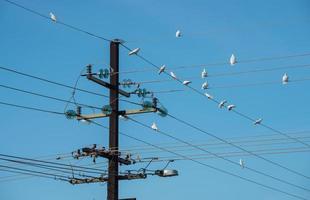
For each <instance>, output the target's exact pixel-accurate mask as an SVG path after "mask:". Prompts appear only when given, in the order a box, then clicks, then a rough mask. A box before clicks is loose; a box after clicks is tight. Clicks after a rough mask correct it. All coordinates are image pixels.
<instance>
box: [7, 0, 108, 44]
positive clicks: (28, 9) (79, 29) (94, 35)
mask: <svg viewBox="0 0 310 200" xmlns="http://www.w3.org/2000/svg"><path fill="white" fill-rule="evenodd" d="M3 1H5V2H7V3H9V4H11V5H14V6H16V7H19V8H21V9H23V10H25V11H27V12H30V13H32V14H35V15H37V16H39V17H41V18H43V19H46V20H49V21H52V20H51V18H50V17H49V16H46V15H44V14H42V13H40V12H38V11H35V10H33V9H30V8H27V7H25V6H23V5H21V4H18V3H16V2H13V1H9V0H3ZM56 24H60V25H63V26H65V27H67V28H69V29H71V30H74V31H78V32H81V33H84V34H86V35H89V36H91V37H94V38H97V39H100V40H104V41H106V42H110V41H111V40H110V39H107V38H105V37H102V36H99V35H97V34H94V33H91V32H89V31H86V30H83V29H81V28H79V27H76V26H73V25H70V24H67V23H64V22H62V21H59V20H57V22H56Z"/></svg>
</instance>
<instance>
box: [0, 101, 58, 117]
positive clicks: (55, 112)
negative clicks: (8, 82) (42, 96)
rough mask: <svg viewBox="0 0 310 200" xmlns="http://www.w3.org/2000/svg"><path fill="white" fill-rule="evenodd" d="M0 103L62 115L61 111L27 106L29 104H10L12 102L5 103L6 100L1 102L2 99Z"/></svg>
mask: <svg viewBox="0 0 310 200" xmlns="http://www.w3.org/2000/svg"><path fill="white" fill-rule="evenodd" d="M0 104H2V105H6V106H11V107H16V108H23V109H27V110H33V111H39V112H44V113H50V114H57V115H64V113H62V112H57V111H51V110H45V109H41V108H34V107H29V106H22V105H17V104H12V103H6V102H3V101H0Z"/></svg>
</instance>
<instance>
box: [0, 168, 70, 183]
mask: <svg viewBox="0 0 310 200" xmlns="http://www.w3.org/2000/svg"><path fill="white" fill-rule="evenodd" d="M0 171H5V172H10V173H15V174H23V175H27V176H36V177H41V178H49V179H54V180H61V181H66V182H67V181H69V179H63V178H59V177H57V175H56V174H51V175H50V176H47V175H40V173H39V174H36V172H32V173H29V172H23V171H14V170H9V169H1V168H0ZM0 182H5V181H3V180H0Z"/></svg>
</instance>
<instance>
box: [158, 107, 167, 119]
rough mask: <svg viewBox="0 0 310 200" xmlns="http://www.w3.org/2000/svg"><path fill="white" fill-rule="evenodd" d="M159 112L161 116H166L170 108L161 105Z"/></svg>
mask: <svg viewBox="0 0 310 200" xmlns="http://www.w3.org/2000/svg"><path fill="white" fill-rule="evenodd" d="M157 114H158V115H159V116H161V117H166V116H167V115H168V110H167V109H166V108H165V107H164V106H161V107H160V108H158V111H157Z"/></svg>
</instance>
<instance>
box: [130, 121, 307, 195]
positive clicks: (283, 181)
mask: <svg viewBox="0 0 310 200" xmlns="http://www.w3.org/2000/svg"><path fill="white" fill-rule="evenodd" d="M128 119H130V120H131V121H133V122H135V123H136V124H139V125H140V126H143V127H145V128H148V129H151V130H153V129H152V128H151V127H149V126H148V125H146V124H144V123H142V122H139V121H137V120H135V119H133V118H129V117H128ZM153 131H154V130H153ZM156 133H160V134H162V135H164V136H166V137H169V138H171V139H173V140H176V141H178V142H181V143H184V144H186V145H188V146H191V147H193V148H196V149H198V150H201V151H203V152H205V153H208V154H212V155H213V156H216V157H217V158H220V159H222V160H225V161H227V162H229V163H231V164H234V165H237V166H240V164H239V163H237V162H234V161H232V160H229V159H227V158H225V157H223V156H220V155H218V154H216V153H213V152H211V151H208V150H206V149H203V148H201V147H198V146H196V145H193V144H191V143H189V142H187V141H185V140H182V139H180V138H177V137H175V136H172V135H171V134H168V133H166V132H164V131H161V130H157V131H156ZM247 152H248V153H250V154H252V155H255V156H256V157H258V155H256V154H254V153H253V152H250V151H247ZM260 157H261V156H260ZM264 159H265V158H264ZM266 160H267V159H266ZM244 168H246V169H248V170H250V171H252V172H255V173H257V174H260V175H263V176H266V177H269V178H271V179H274V180H276V181H279V182H281V183H285V184H287V185H291V186H293V187H296V188H299V189H302V190H305V191H308V192H310V190H309V189H308V188H304V187H302V186H299V185H296V184H293V183H290V182H288V181H286V180H283V179H280V178H277V177H275V176H272V175H269V174H267V173H265V172H261V171H258V170H256V169H254V168H250V167H248V166H244ZM302 176H303V177H307V176H305V175H302Z"/></svg>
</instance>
